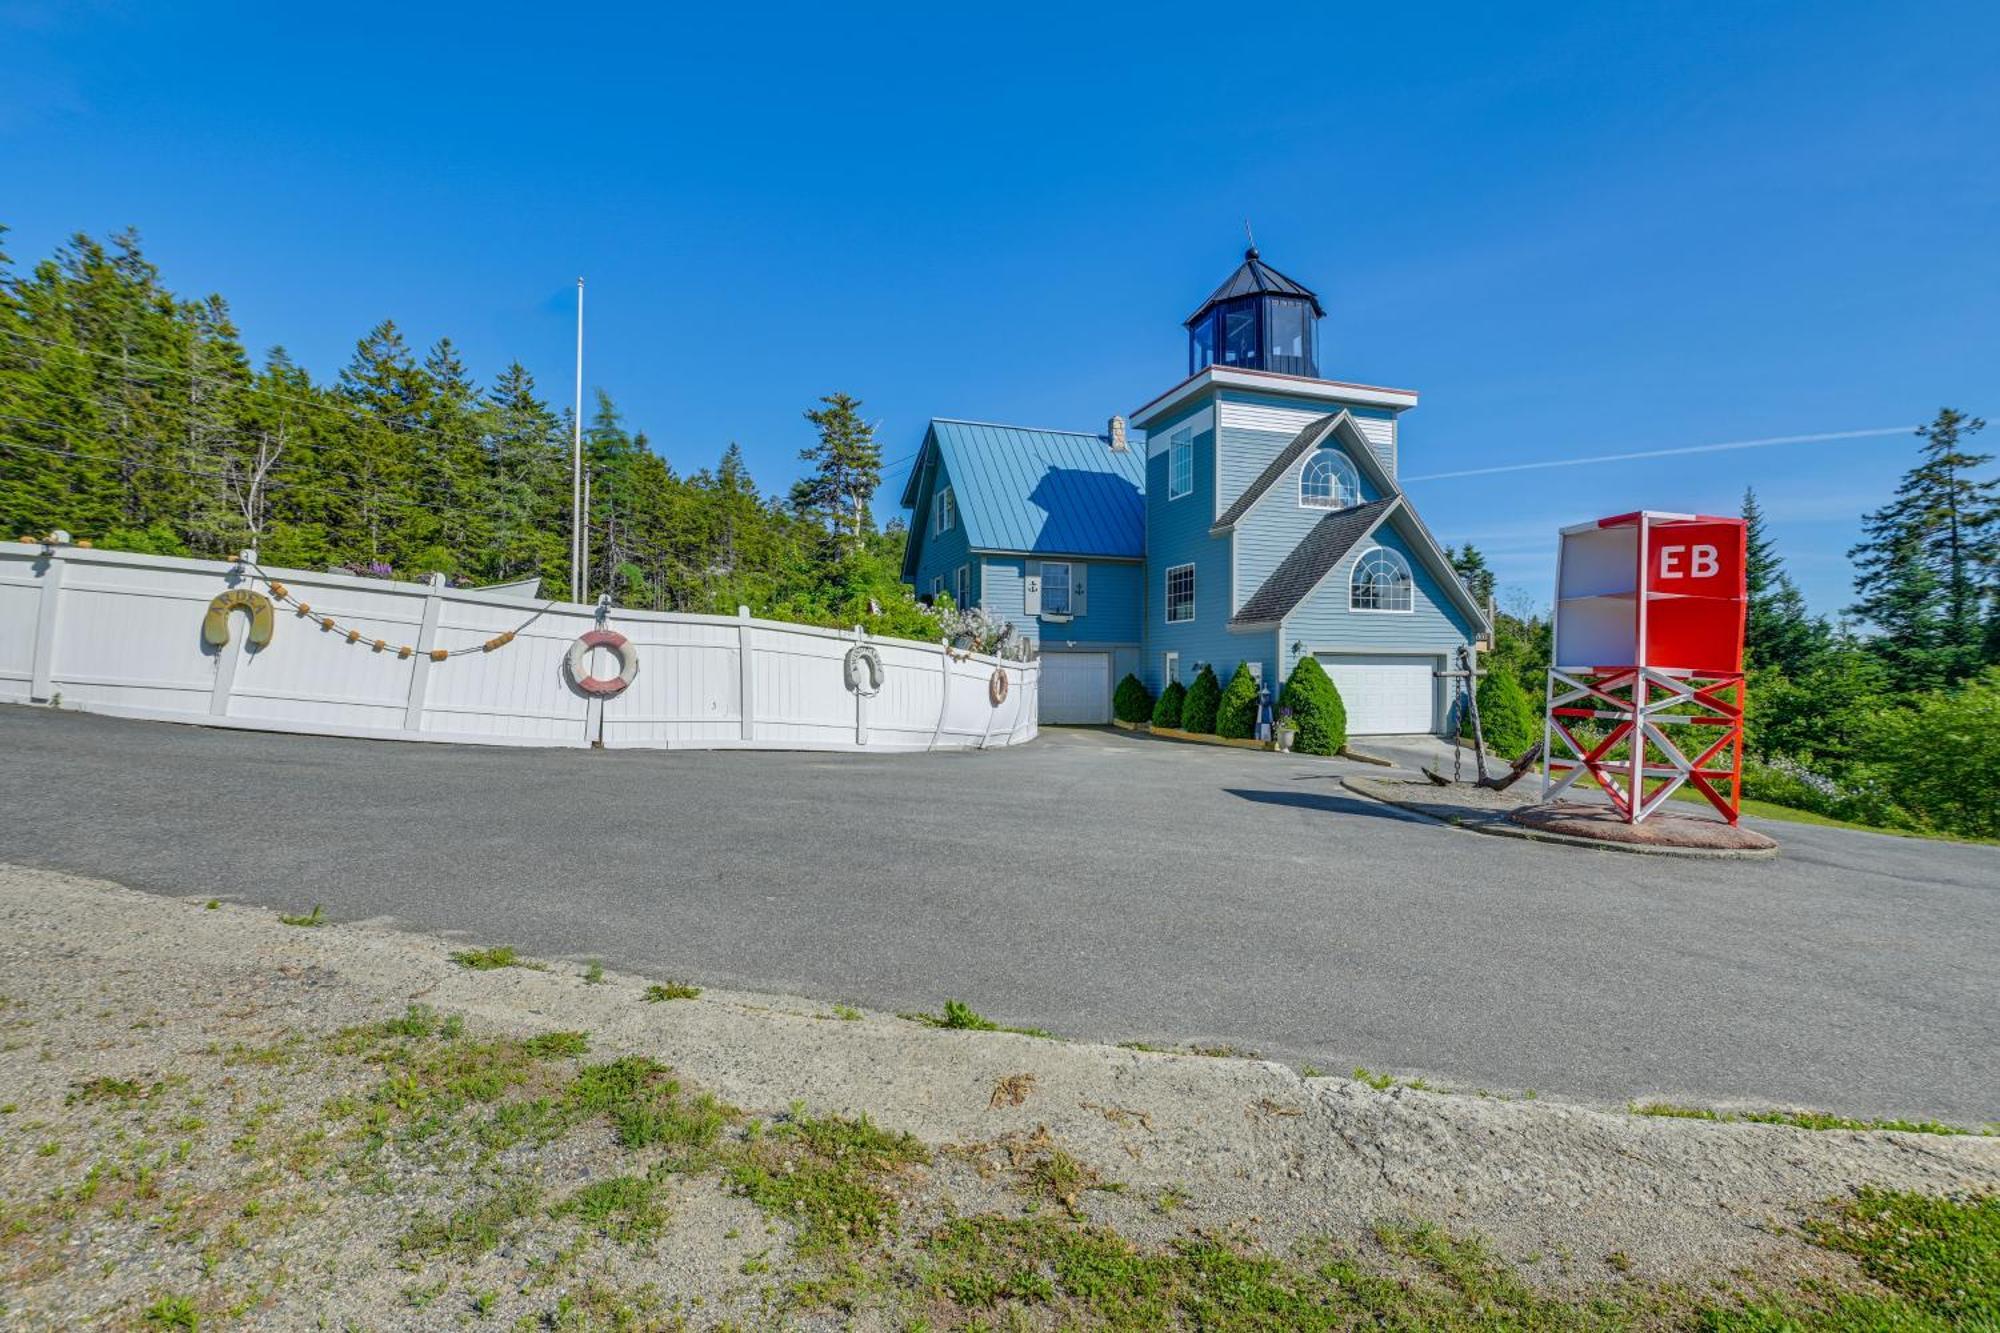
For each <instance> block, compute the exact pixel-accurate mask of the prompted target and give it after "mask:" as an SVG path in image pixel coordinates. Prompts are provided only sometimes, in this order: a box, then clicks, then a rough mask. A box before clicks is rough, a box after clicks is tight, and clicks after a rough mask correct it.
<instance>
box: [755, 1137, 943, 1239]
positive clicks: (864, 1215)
mask: <svg viewBox="0 0 2000 1333" xmlns="http://www.w3.org/2000/svg"><path fill="white" fill-rule="evenodd" d="M929 1160H930V1152H929V1150H928V1149H926V1148H925V1147H924V1145H923V1144H922V1143H920V1142H918V1140H917V1139H915V1138H914V1137H912V1136H911V1135H908V1134H896V1133H891V1132H890V1131H888V1130H884V1129H882V1128H881V1127H880V1126H878V1125H876V1124H874V1123H873V1122H871V1121H870V1120H869V1119H868V1117H866V1116H863V1117H861V1118H860V1119H859V1120H848V1119H845V1118H843V1117H841V1116H827V1117H824V1118H820V1119H814V1118H812V1117H808V1116H805V1115H802V1114H799V1113H798V1112H797V1111H796V1110H795V1111H794V1113H793V1114H792V1115H791V1116H790V1117H789V1118H787V1119H786V1120H783V1121H780V1122H779V1123H778V1124H777V1125H776V1126H775V1127H774V1128H773V1129H772V1131H771V1133H770V1135H769V1136H767V1137H765V1138H763V1139H761V1140H758V1141H755V1142H753V1143H752V1144H751V1145H749V1147H748V1149H747V1150H746V1152H745V1154H744V1156H743V1157H742V1158H741V1159H740V1160H738V1161H737V1162H736V1163H734V1164H733V1165H732V1166H731V1167H730V1168H729V1178H730V1181H731V1183H732V1184H733V1185H734V1186H735V1188H736V1190H737V1192H738V1193H740V1194H742V1195H744V1196H745V1197H746V1198H748V1199H749V1200H750V1201H751V1202H752V1203H755V1204H756V1205H757V1206H758V1207H759V1208H762V1209H763V1210H764V1211H765V1212H766V1213H769V1214H770V1215H772V1216H773V1217H782V1218H786V1219H788V1220H789V1221H791V1222H792V1223H793V1224H794V1225H795V1226H796V1227H797V1229H798V1230H797V1234H796V1237H795V1240H794V1247H795V1248H796V1250H797V1251H798V1253H800V1254H802V1255H809V1256H817V1255H829V1254H834V1253H839V1252H845V1251H846V1250H848V1249H849V1248H850V1247H852V1246H855V1245H863V1246H865V1245H869V1244H873V1243H875V1242H876V1241H879V1240H881V1239H883V1238H884V1237H886V1236H887V1235H889V1234H890V1233H892V1232H893V1231H894V1229H895V1226H896V1220H897V1215H898V1205H897V1203H896V1200H895V1199H894V1198H893V1197H892V1196H891V1195H890V1194H889V1193H888V1192H887V1191H886V1190H884V1189H883V1188H882V1186H881V1183H880V1178H881V1177H883V1176H885V1175H887V1174H889V1173H891V1172H894V1171H895V1170H897V1169H899V1168H901V1167H905V1166H911V1165H915V1164H919V1163H922V1162H927V1161H929Z"/></svg>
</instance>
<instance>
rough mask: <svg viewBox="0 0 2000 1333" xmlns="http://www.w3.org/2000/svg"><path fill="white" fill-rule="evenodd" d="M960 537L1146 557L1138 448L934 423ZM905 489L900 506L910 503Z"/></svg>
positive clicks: (1082, 437) (1003, 547)
mask: <svg viewBox="0 0 2000 1333" xmlns="http://www.w3.org/2000/svg"><path fill="white" fill-rule="evenodd" d="M933 444H935V446H936V448H937V450H938V452H939V454H940V455H941V456H942V458H943V461H944V467H945V472H946V474H947V475H948V476H949V477H950V478H951V486H952V491H953V498H954V499H955V500H956V501H957V503H958V513H959V520H960V522H962V523H963V524H964V525H965V539H966V543H967V544H968V545H969V546H971V547H972V548H973V549H974V550H979V551H1020V552H1023V553H1026V554H1031V555H1032V554H1048V555H1096V556H1115V557H1121V558H1125V559H1131V560H1137V559H1140V558H1141V557H1143V556H1144V555H1145V554H1146V493H1145V487H1146V454H1145V445H1144V444H1143V443H1137V444H1136V447H1134V446H1128V447H1127V448H1125V449H1124V450H1116V449H1113V448H1112V447H1111V440H1110V437H1109V436H1105V435H1089V434H1085V433H1083V432H1081V431H1066V430H1032V429H1029V428H1027V427H1024V426H998V425H993V424H990V423H987V422H979V421H943V420H933V421H932V422H931V425H930V431H929V433H928V434H927V435H926V437H925V440H924V445H925V448H926V449H927V450H928V449H929V448H930V447H931V446H932V445H933ZM921 471H922V463H921V462H920V463H919V466H918V471H917V473H913V474H912V478H911V481H912V485H911V493H906V494H905V496H904V499H903V503H904V504H905V505H909V504H912V503H913V502H914V500H915V495H914V490H915V480H916V476H917V475H919V474H920V473H921Z"/></svg>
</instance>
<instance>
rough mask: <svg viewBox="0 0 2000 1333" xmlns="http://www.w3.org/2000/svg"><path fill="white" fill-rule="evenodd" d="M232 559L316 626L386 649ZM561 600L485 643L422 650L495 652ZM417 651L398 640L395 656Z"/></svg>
mask: <svg viewBox="0 0 2000 1333" xmlns="http://www.w3.org/2000/svg"><path fill="white" fill-rule="evenodd" d="M232 563H235V564H238V565H247V566H249V567H250V569H251V570H253V571H255V573H256V575H257V577H258V578H260V579H262V580H264V582H265V584H266V585H268V586H269V588H270V590H271V596H272V598H274V599H275V600H277V601H279V602H282V603H284V604H285V605H286V606H289V607H291V608H292V610H293V612H294V613H296V614H297V615H298V616H299V617H300V618H302V619H312V620H316V621H318V622H319V627H320V628H321V629H322V630H324V631H326V632H327V633H329V634H338V635H341V636H342V637H343V638H345V639H346V640H347V642H349V643H366V644H367V645H368V647H369V649H370V650H371V651H373V652H378V653H382V652H387V651H389V641H388V640H387V639H369V638H364V637H363V635H362V633H361V631H360V630H358V629H355V628H354V627H352V626H343V625H342V624H341V623H340V622H339V621H337V620H335V619H334V618H333V617H332V616H328V615H316V614H314V612H313V609H312V603H310V602H302V601H300V600H299V599H298V598H296V597H294V596H292V592H291V589H289V588H287V587H286V586H285V585H284V584H282V583H280V582H279V581H278V580H276V579H274V578H272V577H271V576H270V574H269V573H267V572H266V571H265V570H264V567H263V566H262V565H259V564H258V563H257V562H256V561H254V560H244V559H242V558H241V557H238V558H237V559H236V560H235V561H233V562H232ZM560 604H561V599H560V598H555V599H552V600H550V601H548V602H545V603H543V604H542V609H541V610H539V611H537V612H535V613H534V614H533V615H531V616H529V617H528V618H527V619H526V620H524V621H522V622H521V623H520V624H518V625H516V626H514V628H512V629H510V630H506V631H504V632H502V633H499V634H496V635H494V636H493V637H492V638H490V639H488V640H486V641H485V642H484V643H477V644H473V645H470V646H469V647H465V648H432V649H430V650H429V651H428V652H427V653H426V654H425V656H427V657H429V658H430V659H431V661H433V662H444V661H448V660H450V659H451V658H454V657H465V656H469V655H470V654H473V653H490V652H494V651H495V650H497V649H500V648H505V647H506V646H507V645H508V644H510V643H512V642H513V641H514V636H515V635H516V634H519V633H520V632H521V631H522V630H524V629H526V628H528V626H530V625H532V624H534V623H535V622H536V621H537V620H540V619H541V618H542V617H543V616H545V615H547V614H548V613H549V612H550V610H552V609H553V608H554V607H556V606H558V605H560ZM416 653H417V650H416V649H415V648H414V647H412V646H411V645H409V644H407V643H400V644H397V645H396V656H397V657H399V658H406V657H414V656H415V655H416Z"/></svg>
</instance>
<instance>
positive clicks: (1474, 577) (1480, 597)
mask: <svg viewBox="0 0 2000 1333" xmlns="http://www.w3.org/2000/svg"><path fill="white" fill-rule="evenodd" d="M1445 555H1446V557H1447V558H1448V559H1449V560H1450V561H1451V567H1452V568H1453V569H1455V570H1457V571H1458V581H1459V582H1460V583H1463V584H1464V585H1465V590H1466V591H1467V592H1469V593H1471V594H1472V597H1473V600H1474V601H1476V602H1478V603H1479V604H1480V605H1481V606H1484V605H1486V603H1487V602H1488V601H1490V600H1491V599H1492V597H1493V571H1492V570H1491V569H1488V568H1487V567H1486V557H1485V556H1484V555H1482V554H1481V553H1480V550H1479V548H1478V547H1476V546H1474V545H1473V544H1472V543H1471V542H1467V543H1466V544H1465V545H1464V546H1461V547H1459V548H1458V549H1456V550H1453V549H1451V548H1449V547H1447V548H1446V549H1445Z"/></svg>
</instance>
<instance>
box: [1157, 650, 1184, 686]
mask: <svg viewBox="0 0 2000 1333" xmlns="http://www.w3.org/2000/svg"><path fill="white" fill-rule="evenodd" d="M1160 671H1161V679H1160V688H1161V689H1163V690H1164V689H1165V688H1167V686H1169V685H1171V684H1173V683H1174V682H1175V681H1177V680H1179V679H1180V678H1181V655H1180V653H1179V652H1178V651H1175V652H1170V653H1168V654H1167V655H1166V658H1165V660H1163V661H1162V662H1161V663H1160Z"/></svg>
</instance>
